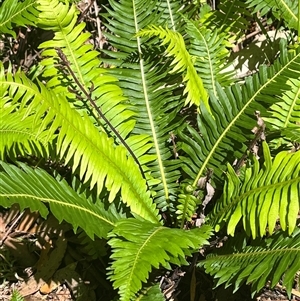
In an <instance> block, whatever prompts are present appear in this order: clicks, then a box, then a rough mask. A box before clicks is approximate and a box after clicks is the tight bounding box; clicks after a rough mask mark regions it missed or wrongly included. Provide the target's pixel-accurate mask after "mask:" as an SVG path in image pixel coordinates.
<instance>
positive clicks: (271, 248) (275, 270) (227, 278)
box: [198, 228, 300, 296]
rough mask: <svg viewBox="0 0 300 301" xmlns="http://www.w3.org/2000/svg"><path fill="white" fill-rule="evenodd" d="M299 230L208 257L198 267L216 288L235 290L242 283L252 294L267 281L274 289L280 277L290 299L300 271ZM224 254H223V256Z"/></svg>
mask: <svg viewBox="0 0 300 301" xmlns="http://www.w3.org/2000/svg"><path fill="white" fill-rule="evenodd" d="M299 246H300V230H299V228H297V229H296V230H295V232H294V233H293V234H292V235H291V236H287V235H285V234H282V233H277V234H275V235H273V236H272V237H270V238H269V239H267V240H266V241H261V240H260V241H259V242H257V243H256V244H253V246H247V247H244V248H243V249H241V250H239V251H238V252H235V253H233V252H228V254H226V253H225V252H223V253H221V252H220V253H219V254H211V255H209V256H208V257H207V259H205V260H204V261H202V262H200V263H199V265H198V266H201V267H204V268H205V270H206V272H207V273H209V274H211V275H214V277H215V278H217V279H218V282H217V284H216V286H218V285H220V284H222V283H225V286H226V287H228V286H230V285H234V291H236V290H238V289H239V288H240V287H241V286H242V284H243V283H244V282H246V283H247V284H250V285H251V289H252V292H253V294H254V293H256V292H259V291H260V290H261V289H262V288H263V287H264V286H265V285H266V283H267V281H268V280H270V286H271V287H272V288H273V287H274V286H275V285H276V284H277V283H278V282H279V281H280V279H281V277H283V283H282V285H283V286H284V287H285V288H286V290H287V293H288V295H289V296H291V290H292V288H293V283H294V278H295V275H296V273H297V272H298V271H299V270H300V260H299V258H300V247H299ZM224 253H225V254H224Z"/></svg>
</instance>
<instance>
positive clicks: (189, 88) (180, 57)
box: [138, 25, 210, 111]
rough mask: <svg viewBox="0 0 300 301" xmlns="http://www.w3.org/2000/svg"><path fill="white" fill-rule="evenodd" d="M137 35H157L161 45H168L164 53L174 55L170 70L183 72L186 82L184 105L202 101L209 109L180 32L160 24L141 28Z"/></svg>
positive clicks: (200, 82)
mask: <svg viewBox="0 0 300 301" xmlns="http://www.w3.org/2000/svg"><path fill="white" fill-rule="evenodd" d="M138 35H139V36H150V37H153V36H157V37H159V38H160V39H161V40H162V45H168V46H167V48H166V53H167V55H168V56H173V57H174V59H173V62H172V63H171V65H175V66H174V68H173V69H172V70H171V72H172V73H174V72H183V73H184V78H183V82H184V83H186V88H185V90H184V94H187V97H186V101H185V105H187V104H189V105H190V106H191V105H192V104H195V105H196V106H199V105H200V102H203V104H204V105H205V106H206V108H207V110H208V111H210V107H209V103H208V95H207V92H206V90H205V88H204V86H203V82H202V79H201V78H200V77H199V76H198V74H197V72H196V69H195V67H194V62H193V60H192V57H191V56H190V54H189V53H188V51H187V50H186V47H185V43H184V40H183V37H182V36H181V34H180V33H179V32H176V31H172V30H170V29H167V28H166V29H164V28H162V27H161V26H159V27H158V26H154V25H152V26H150V27H148V28H147V29H142V30H141V31H140V32H139V33H138Z"/></svg>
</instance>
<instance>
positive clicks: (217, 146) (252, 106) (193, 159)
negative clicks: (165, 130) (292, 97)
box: [179, 51, 300, 186]
mask: <svg viewBox="0 0 300 301" xmlns="http://www.w3.org/2000/svg"><path fill="white" fill-rule="evenodd" d="M299 77H300V52H299V51H298V52H297V53H296V54H295V55H293V54H287V53H285V52H282V53H281V57H280V60H278V61H276V62H275V64H274V66H271V67H269V68H267V67H266V66H261V67H260V71H259V72H258V73H257V74H255V75H253V76H251V77H248V78H246V81H245V84H244V85H243V86H240V85H239V84H236V85H234V86H231V87H228V88H225V89H224V90H223V89H222V88H221V86H219V85H217V94H218V98H216V97H215V96H214V95H211V99H210V103H211V108H212V112H213V115H214V116H215V119H213V118H212V117H211V115H210V114H209V113H208V112H207V111H206V109H205V107H204V106H203V108H202V114H201V116H198V128H199V132H200V133H198V132H197V131H196V130H195V129H193V128H192V127H190V126H189V127H188V130H189V135H185V134H184V133H179V136H180V137H181V138H182V139H183V141H184V142H183V143H182V144H181V146H180V147H181V149H182V150H183V151H184V152H186V153H187V154H188V156H189V157H190V159H187V156H186V157H184V158H183V159H182V161H183V162H185V163H186V164H184V165H183V168H184V170H185V172H186V173H187V174H188V175H189V176H190V177H191V178H192V179H194V182H193V186H196V185H197V182H198V180H199V179H200V177H201V176H203V174H204V173H205V172H206V171H207V169H208V168H212V169H213V172H214V174H213V177H212V179H213V180H214V181H216V182H218V183H221V182H223V179H222V178H223V175H224V171H225V165H226V164H227V162H229V163H231V164H233V161H234V158H237V159H239V158H240V157H241V156H242V155H243V153H244V152H245V151H246V150H247V146H246V142H247V141H251V140H252V139H253V134H252V132H251V130H252V129H253V128H254V127H255V126H256V121H257V120H255V118H254V113H255V111H257V110H258V111H260V112H261V116H262V117H265V116H268V113H267V111H266V107H267V108H268V107H269V106H270V105H271V104H274V97H273V95H274V93H276V95H278V97H280V96H282V95H283V93H285V92H286V91H289V90H290V86H289V85H288V84H287V81H288V80H293V79H298V78H299ZM271 100H272V103H270V101H271ZM275 101H276V100H275ZM277 101H278V98H277ZM220 166H223V168H220Z"/></svg>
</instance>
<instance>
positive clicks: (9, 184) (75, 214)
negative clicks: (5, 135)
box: [0, 162, 122, 239]
mask: <svg viewBox="0 0 300 301" xmlns="http://www.w3.org/2000/svg"><path fill="white" fill-rule="evenodd" d="M19 165H20V168H18V167H16V166H13V165H8V164H6V163H4V162H1V165H0V166H1V167H2V169H3V170H4V171H1V172H0V181H1V187H0V201H1V205H2V206H4V207H10V206H12V205H13V204H15V203H18V204H19V206H20V209H21V210H23V209H25V208H30V210H31V211H38V212H39V213H40V214H41V216H42V217H44V218H46V217H47V215H48V209H47V206H46V205H45V204H44V203H47V204H49V208H50V210H51V212H52V214H53V215H54V216H55V217H56V218H57V219H58V220H59V221H60V222H61V221H62V220H65V221H67V222H68V223H70V224H72V226H73V228H74V230H76V229H77V228H78V227H81V228H82V229H83V230H84V231H85V232H86V233H87V235H89V237H91V238H92V239H93V238H94V235H97V236H99V237H107V233H108V232H109V231H111V230H112V229H113V227H114V226H115V223H116V222H117V221H118V220H119V219H121V218H122V215H120V214H119V213H117V212H116V211H115V210H113V209H112V210H111V209H110V208H108V209H106V208H104V204H103V203H101V202H97V203H96V204H94V203H93V202H92V200H91V199H86V197H85V196H84V195H80V194H77V193H76V192H75V191H74V190H73V189H72V188H71V187H70V186H69V185H68V184H67V183H66V181H64V180H56V179H54V178H53V177H52V176H50V175H49V174H48V173H47V172H45V171H44V170H42V169H39V168H35V169H32V168H30V167H28V166H26V165H25V164H21V163H19ZM112 207H113V206H112Z"/></svg>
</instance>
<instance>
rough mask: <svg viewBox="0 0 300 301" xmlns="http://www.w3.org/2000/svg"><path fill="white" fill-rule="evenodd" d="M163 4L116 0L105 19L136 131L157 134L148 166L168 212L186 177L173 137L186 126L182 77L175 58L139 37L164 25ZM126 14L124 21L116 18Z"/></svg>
mask: <svg viewBox="0 0 300 301" xmlns="http://www.w3.org/2000/svg"><path fill="white" fill-rule="evenodd" d="M158 5H159V2H158V1H146V2H145V1H141V0H135V1H131V0H122V1H120V2H118V3H117V2H116V1H110V6H111V8H108V12H109V16H107V15H105V17H106V18H107V25H106V26H107V27H108V28H109V30H110V31H111V33H110V32H106V33H105V35H106V36H107V38H108V40H109V43H111V44H112V45H113V47H115V48H116V50H117V51H116V52H109V51H104V52H105V53H106V54H107V55H108V56H109V57H110V59H107V60H106V61H107V62H108V63H110V64H112V65H114V66H116V68H111V69H110V73H111V74H113V75H114V76H116V77H117V78H118V79H119V84H120V86H121V88H122V89H123V91H124V95H125V96H126V97H128V99H129V100H130V102H131V104H132V105H133V107H134V110H135V112H136V113H137V115H136V116H135V119H136V126H135V128H134V130H133V132H132V133H133V134H141V133H143V134H146V135H148V136H149V137H151V141H150V142H151V143H152V145H151V148H150V149H149V151H147V152H145V153H144V154H145V157H146V158H148V161H144V165H143V166H142V167H143V169H144V170H147V171H149V172H151V175H150V177H152V179H151V180H149V181H148V183H149V184H150V187H151V190H152V193H153V197H154V200H155V202H156V204H157V206H158V208H160V209H161V210H164V211H165V210H167V209H169V208H171V209H172V210H174V208H173V204H172V201H174V199H175V195H176V189H177V186H178V184H177V183H176V182H177V180H178V179H179V177H180V172H179V170H178V165H179V164H180V162H179V160H175V159H174V153H173V151H172V149H173V147H172V143H171V142H169V139H170V136H171V133H173V134H174V135H176V132H177V131H178V130H179V129H180V128H181V126H182V125H183V120H182V119H181V120H180V119H177V117H178V113H179V112H180V110H181V109H182V107H183V104H184V101H183V100H182V98H181V96H180V95H179V96H178V95H174V90H175V89H178V84H177V82H178V76H176V77H175V76H174V75H172V76H171V75H170V74H168V71H169V70H170V68H169V60H168V59H166V58H165V57H162V56H161V52H159V51H157V47H155V43H154V45H153V43H152V41H149V40H150V39H149V38H148V37H140V36H137V33H138V32H139V31H140V30H141V29H142V28H143V27H145V26H147V25H150V24H159V22H160V20H159V17H160V14H159V13H156V12H157V10H158V9H159V8H158ZM120 15H122V19H119V18H115V16H120ZM180 81H181V80H180ZM136 151H138V149H136Z"/></svg>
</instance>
